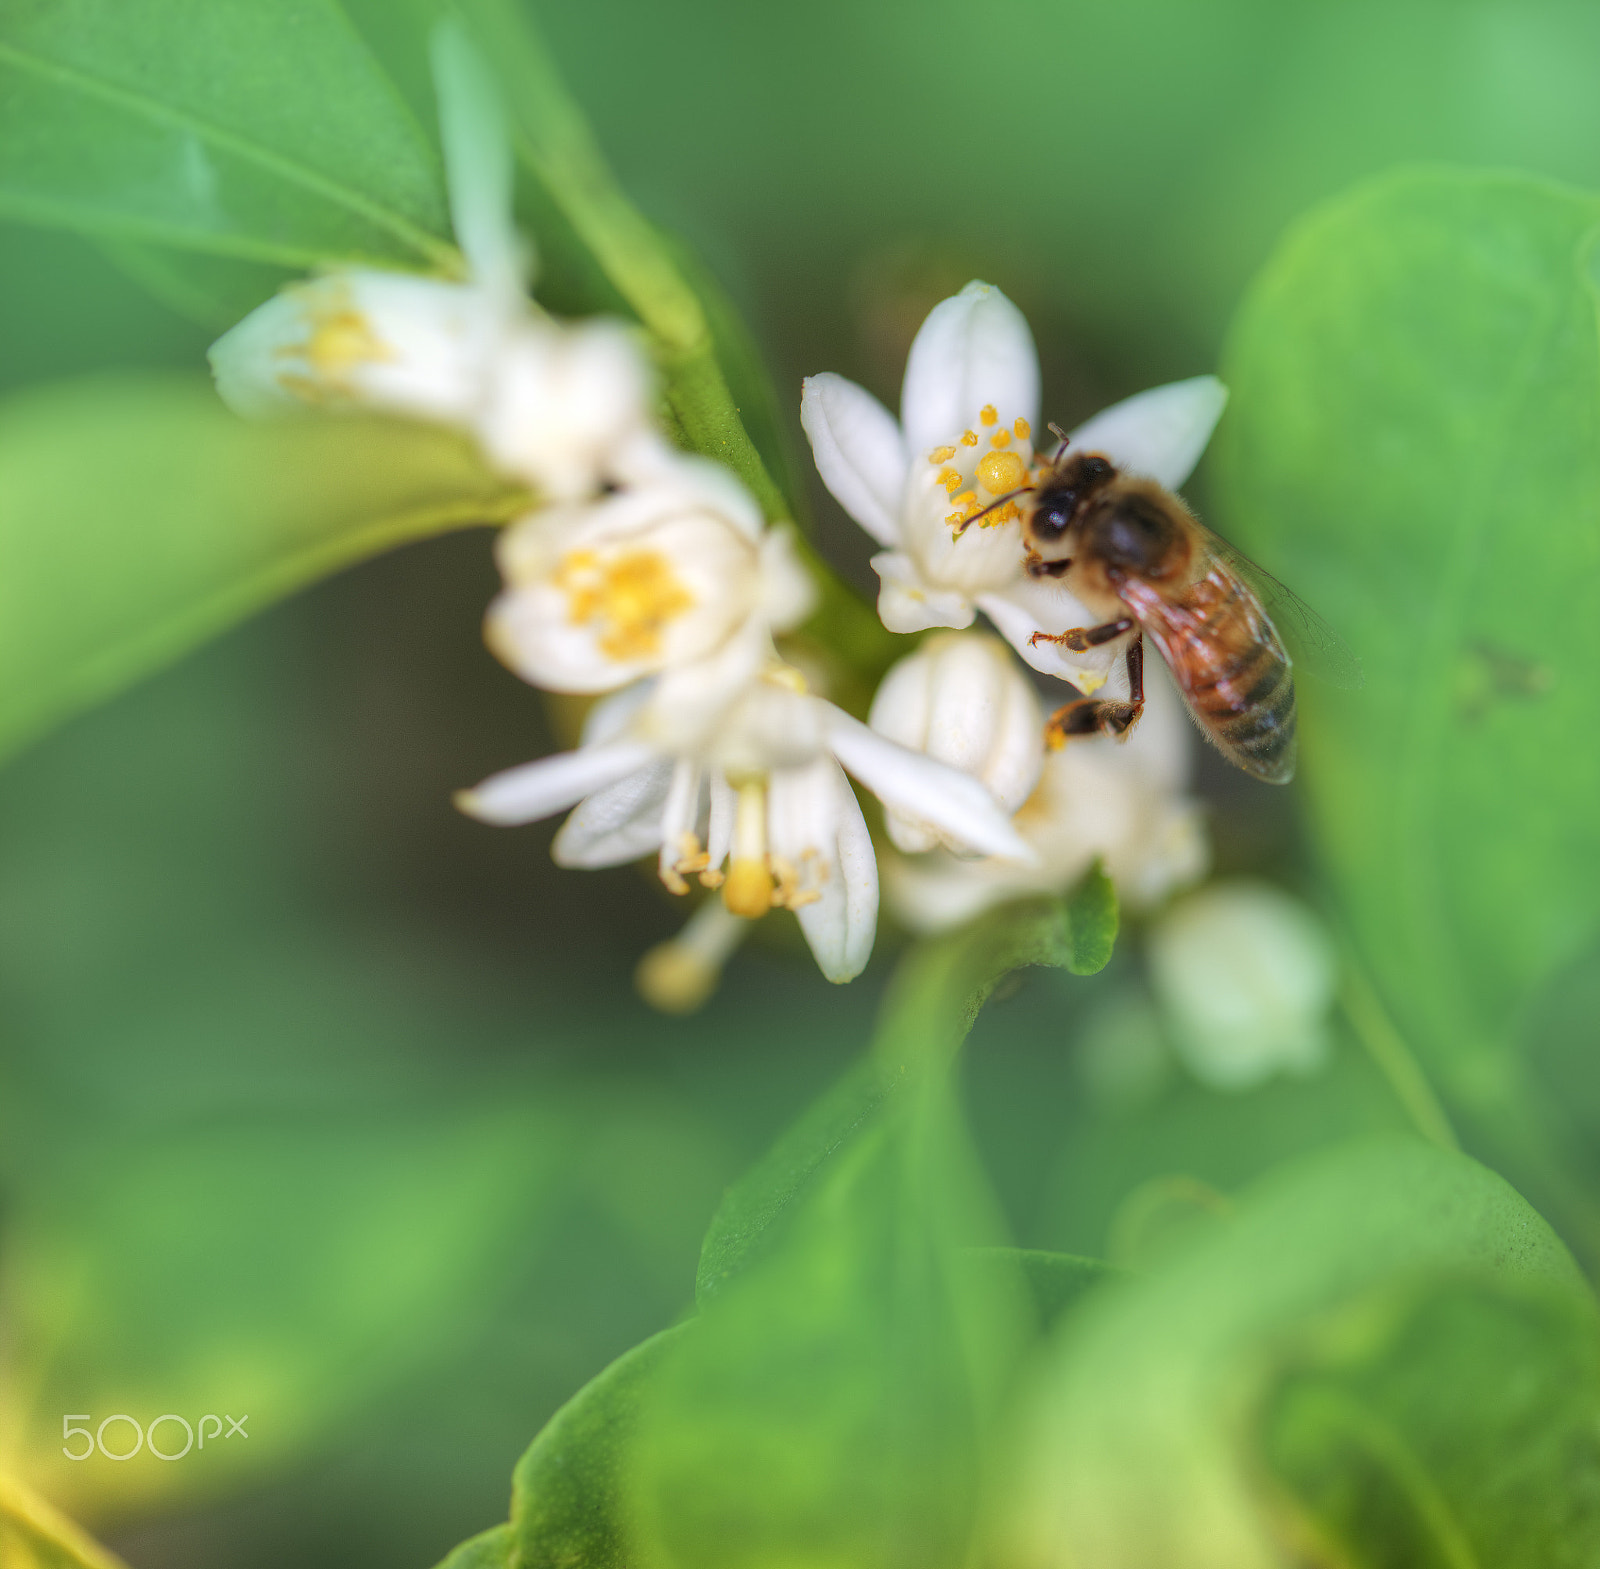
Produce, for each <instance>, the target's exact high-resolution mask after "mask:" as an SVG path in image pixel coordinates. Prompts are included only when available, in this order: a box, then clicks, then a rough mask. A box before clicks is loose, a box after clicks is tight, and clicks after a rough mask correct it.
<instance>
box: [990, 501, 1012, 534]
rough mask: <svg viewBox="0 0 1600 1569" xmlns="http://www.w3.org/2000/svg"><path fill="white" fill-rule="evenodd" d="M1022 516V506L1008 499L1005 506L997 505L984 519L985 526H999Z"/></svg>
mask: <svg viewBox="0 0 1600 1569" xmlns="http://www.w3.org/2000/svg"><path fill="white" fill-rule="evenodd" d="M1021 516H1022V508H1021V507H1019V506H1018V505H1017V504H1016V502H1014V501H1008V502H1006V503H1005V504H1004V505H1003V506H999V507H996V508H995V509H994V511H993V512H991V513H990V514H989V515H988V517H986V518H985V519H984V520H983V526H984V527H985V528H999V526H1000V525H1001V524H1002V523H1014V522H1015V521H1016V520H1017V519H1018V518H1020V517H1021Z"/></svg>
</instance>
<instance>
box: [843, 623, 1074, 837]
mask: <svg viewBox="0 0 1600 1569" xmlns="http://www.w3.org/2000/svg"><path fill="white" fill-rule="evenodd" d="M870 723H871V725H872V728H873V729H874V730H876V731H877V732H878V733H879V735H883V736H887V737H888V738H889V739H890V740H891V741H897V742H898V743H899V744H900V745H901V746H905V747H909V748H911V749H912V750H913V751H917V752H925V753H926V754H927V755H928V756H929V757H932V758H935V759H937V760H938V761H939V762H941V763H948V764H949V765H950V766H951V767H952V768H959V769H960V770H961V772H962V773H965V774H971V775H972V776H973V777H974V778H976V779H978V780H979V781H980V782H981V783H982V784H983V785H984V786H985V787H986V788H987V789H988V791H989V793H990V794H991V795H992V796H993V797H994V798H995V800H996V801H997V802H998V803H999V804H1000V806H1001V807H1002V808H1003V809H1004V810H1005V811H1006V812H1008V813H1010V812H1014V811H1016V810H1017V808H1018V807H1019V806H1021V805H1022V803H1023V802H1024V801H1026V800H1027V798H1028V796H1029V795H1030V794H1031V793H1032V791H1033V788H1034V786H1035V785H1036V784H1037V783H1038V782H1039V774H1040V771H1041V770H1042V769H1043V767H1044V712H1043V710H1042V709H1041V707H1040V705H1039V699H1038V697H1037V696H1036V695H1035V694H1034V690H1033V686H1032V683H1031V682H1030V681H1029V680H1028V678H1027V676H1026V675H1024V674H1023V672H1022V670H1021V668H1020V667H1019V666H1018V664H1017V662H1016V660H1015V659H1013V658H1012V656H1011V652H1010V650H1009V649H1008V648H1007V647H1006V645H1005V644H1004V643H1002V642H1001V641H1000V640H999V639H998V638H994V637H990V636H988V635H987V634H985V633H982V632H947V633H943V634H941V635H939V636H936V637H932V638H929V639H928V641H927V642H926V643H924V644H923V646H922V647H921V648H920V649H918V650H917V652H916V653H914V654H911V655H908V656H907V657H906V658H905V659H902V660H901V661H900V662H899V663H898V664H896V665H895V666H894V667H893V668H892V669H891V670H890V671H889V673H888V674H887V675H886V676H885V677H884V678H883V682H882V684H881V685H880V686H879V687H878V691H877V695H876V696H875V697H874V698H873V700H872V713H871V716H870ZM887 824H888V829H889V837H890V838H891V839H892V840H893V841H894V842H895V844H896V846H898V847H899V848H900V849H901V850H904V851H906V852H907V853H908V854H915V853H917V852H919V851H924V850H931V849H933V848H934V847H935V846H936V845H939V844H941V843H945V840H944V839H943V838H942V837H941V835H940V834H939V833H938V832H937V831H936V830H935V829H934V828H933V827H931V826H930V825H929V824H927V823H924V822H920V821H918V820H917V819H915V818H911V817H908V816H906V815H904V814H903V813H900V812H890V813H889V814H888V817H887Z"/></svg>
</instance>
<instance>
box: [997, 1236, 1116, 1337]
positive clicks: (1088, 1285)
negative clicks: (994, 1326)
mask: <svg viewBox="0 0 1600 1569" xmlns="http://www.w3.org/2000/svg"><path fill="white" fill-rule="evenodd" d="M966 1258H967V1262H968V1263H969V1264H970V1265H971V1266H972V1267H973V1268H975V1269H977V1270H979V1271H980V1272H981V1271H986V1270H995V1271H999V1272H1007V1271H1016V1272H1017V1273H1018V1274H1019V1275H1020V1276H1021V1278H1022V1280H1023V1281H1024V1283H1025V1284H1026V1285H1027V1288H1028V1295H1029V1297H1030V1298H1031V1299H1032V1301H1033V1308H1034V1312H1035V1313H1037V1314H1038V1317H1039V1322H1040V1323H1041V1324H1043V1325H1045V1326H1046V1327H1048V1326H1050V1325H1052V1324H1054V1323H1055V1321H1056V1320H1057V1319H1058V1318H1060V1317H1061V1315H1062V1314H1063V1313H1065V1312H1066V1311H1067V1310H1068V1309H1069V1308H1071V1307H1074V1306H1076V1304H1077V1303H1079V1302H1080V1301H1082V1300H1083V1298H1084V1297H1085V1296H1086V1295H1087V1294H1088V1293H1089V1292H1090V1291H1092V1290H1093V1289H1094V1288H1095V1287H1096V1286H1098V1285H1100V1284H1102V1283H1103V1282H1105V1281H1107V1280H1114V1279H1115V1278H1116V1277H1117V1276H1118V1275H1119V1274H1120V1273H1121V1271H1120V1270H1116V1269H1113V1268H1112V1267H1111V1265H1109V1264H1107V1263H1104V1262H1103V1261H1102V1260H1100V1259H1097V1258H1079V1257H1078V1256H1077V1255H1076V1254H1072V1253H1046V1252H1044V1251H1043V1250H1041V1249H1039V1248H969V1249H968V1250H967V1255H966Z"/></svg>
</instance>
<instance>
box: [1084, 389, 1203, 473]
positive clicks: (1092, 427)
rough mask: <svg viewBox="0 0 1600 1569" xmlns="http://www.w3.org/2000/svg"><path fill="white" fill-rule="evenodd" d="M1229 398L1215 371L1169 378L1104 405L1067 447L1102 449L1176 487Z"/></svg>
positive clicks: (1132, 470) (1126, 466)
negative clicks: (1178, 379)
mask: <svg viewBox="0 0 1600 1569" xmlns="http://www.w3.org/2000/svg"><path fill="white" fill-rule="evenodd" d="M1227 401H1228V389H1227V388H1226V387H1224V386H1223V385H1222V383H1221V382H1220V381H1218V380H1217V378H1216V377H1215V376H1195V377H1193V378H1192V379H1190V380H1188V381H1174V382H1169V383H1168V384H1167V385H1166V386H1165V387H1153V388H1151V390H1150V391H1149V392H1141V393H1138V394H1137V395H1136V396H1134V397H1131V398H1124V399H1123V401H1122V402H1121V403H1113V404H1112V405H1111V407H1110V408H1109V409H1102V410H1101V411H1100V413H1098V414H1096V415H1095V416H1094V418H1093V419H1091V420H1089V421H1087V422H1086V423H1085V424H1082V425H1080V426H1079V427H1078V428H1077V429H1076V430H1075V431H1073V433H1072V436H1071V447H1070V448H1069V450H1073V449H1081V450H1082V451H1085V452H1101V453H1104V454H1105V456H1106V457H1108V458H1110V459H1111V461H1112V462H1113V463H1115V464H1116V466H1117V467H1118V468H1121V469H1126V470H1127V471H1128V472H1129V473H1130V474H1142V475H1144V476H1145V477H1146V478H1148V479H1153V480H1155V481H1156V482H1157V483H1158V484H1162V485H1165V486H1166V487H1167V489H1168V490H1177V489H1178V487H1179V486H1180V485H1182V484H1183V482H1184V481H1185V480H1186V479H1188V477H1189V476H1190V475H1191V474H1192V473H1193V472H1194V466H1195V464H1197V463H1198V462H1199V461H1200V454H1201V453H1202V452H1204V451H1205V450H1206V443H1207V442H1208V441H1210V440H1211V432H1212V431H1213V430H1215V429H1216V426H1217V421H1218V420H1219V419H1221V418H1222V410H1223V408H1224V407H1225V406H1226V404H1227Z"/></svg>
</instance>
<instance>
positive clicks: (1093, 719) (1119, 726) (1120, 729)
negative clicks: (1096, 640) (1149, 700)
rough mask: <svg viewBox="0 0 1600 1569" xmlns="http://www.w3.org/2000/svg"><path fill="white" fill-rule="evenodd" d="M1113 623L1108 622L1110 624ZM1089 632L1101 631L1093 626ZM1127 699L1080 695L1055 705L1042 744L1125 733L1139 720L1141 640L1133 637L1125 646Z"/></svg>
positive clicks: (1057, 746) (1141, 702) (1053, 747)
mask: <svg viewBox="0 0 1600 1569" xmlns="http://www.w3.org/2000/svg"><path fill="white" fill-rule="evenodd" d="M1111 624H1113V623H1109V622H1108V623H1107V625H1111ZM1090 630H1091V631H1100V630H1101V628H1099V627H1094V628H1091V629H1090ZM1127 663H1128V700H1127V701H1126V702H1117V701H1115V700H1114V699H1111V698H1103V697H1080V698H1078V699H1077V701H1076V702H1072V703H1068V704H1067V705H1066V706H1065V707H1064V708H1058V709H1057V710H1056V711H1055V713H1053V714H1052V715H1051V716H1050V722H1049V723H1048V724H1047V725H1046V726H1045V727H1044V739H1045V744H1046V745H1047V746H1048V747H1049V748H1050V749H1051V751H1059V750H1060V749H1061V748H1062V747H1063V746H1065V745H1066V744H1067V742H1068V741H1070V740H1071V739H1072V738H1073V737H1074V736H1080V735H1114V736H1124V735H1126V734H1127V733H1128V732H1129V731H1130V730H1131V729H1133V727H1134V726H1135V725H1136V724H1137V723H1138V722H1139V716H1140V715H1141V714H1142V713H1143V712H1144V639H1143V638H1142V637H1140V638H1135V639H1134V641H1133V644H1132V646H1131V647H1130V648H1129V649H1128V659H1127Z"/></svg>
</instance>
